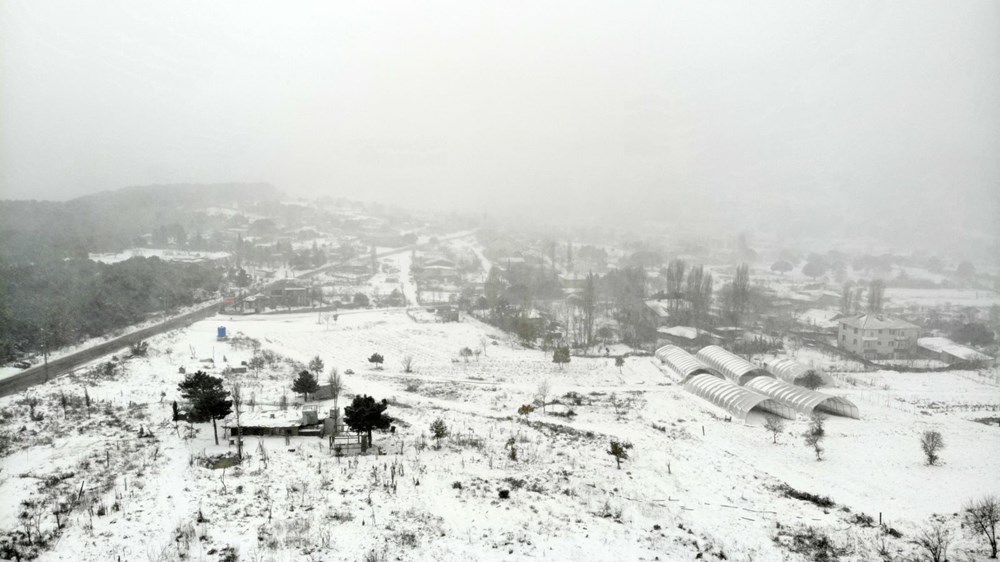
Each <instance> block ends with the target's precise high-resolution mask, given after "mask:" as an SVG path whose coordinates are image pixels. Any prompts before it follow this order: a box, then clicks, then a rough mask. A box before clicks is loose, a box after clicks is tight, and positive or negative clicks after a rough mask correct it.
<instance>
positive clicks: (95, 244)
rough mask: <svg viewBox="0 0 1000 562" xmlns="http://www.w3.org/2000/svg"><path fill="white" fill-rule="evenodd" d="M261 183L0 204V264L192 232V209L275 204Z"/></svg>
mask: <svg viewBox="0 0 1000 562" xmlns="http://www.w3.org/2000/svg"><path fill="white" fill-rule="evenodd" d="M279 196H280V194H279V192H278V190H277V189H275V187H274V186H272V185H270V184H264V183H226V184H183V185H149V186H140V187H129V188H125V189H119V190H116V191H106V192H102V193H97V194H94V195H87V196H85V197H80V198H77V199H73V200H70V201H65V202H56V201H34V200H32V201H0V260H7V261H19V262H20V261H25V260H29V261H37V260H41V261H44V260H46V259H63V258H67V257H86V256H87V253H88V252H107V251H117V250H120V249H123V248H127V247H129V246H132V245H133V244H134V243H135V240H136V237H138V236H141V235H142V234H145V233H148V232H151V231H153V230H154V229H156V228H157V227H161V226H165V225H171V224H181V225H184V226H186V227H188V228H190V229H191V230H194V229H195V228H197V225H193V224H191V218H192V213H191V211H192V210H194V209H199V208H204V207H208V206H213V205H226V206H233V205H238V206H241V207H242V206H250V205H252V204H253V203H254V202H257V201H271V200H276V199H278V198H279Z"/></svg>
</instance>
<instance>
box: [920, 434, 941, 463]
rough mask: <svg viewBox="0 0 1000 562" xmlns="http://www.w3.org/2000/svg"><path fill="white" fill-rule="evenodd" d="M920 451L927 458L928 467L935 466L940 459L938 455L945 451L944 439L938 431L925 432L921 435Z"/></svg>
mask: <svg viewBox="0 0 1000 562" xmlns="http://www.w3.org/2000/svg"><path fill="white" fill-rule="evenodd" d="M920 449H921V450H923V452H924V456H925V457H927V466H934V465H935V464H937V461H938V459H939V458H940V457H939V456H938V453H940V452H941V449H944V437H942V436H941V433H940V432H938V431H934V430H928V431H925V432H923V434H921V435H920Z"/></svg>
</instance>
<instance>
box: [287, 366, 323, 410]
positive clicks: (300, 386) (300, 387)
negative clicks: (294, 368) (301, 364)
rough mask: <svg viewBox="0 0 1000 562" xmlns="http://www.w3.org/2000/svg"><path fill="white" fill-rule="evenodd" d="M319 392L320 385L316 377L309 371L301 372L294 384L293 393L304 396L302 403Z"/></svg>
mask: <svg viewBox="0 0 1000 562" xmlns="http://www.w3.org/2000/svg"><path fill="white" fill-rule="evenodd" d="M317 390H319V383H318V382H316V375H314V374H312V373H310V372H309V371H300V372H299V376H298V377H296V378H295V382H293V383H292V392H294V393H296V394H301V395H302V401H303V402H304V401H306V400H308V399H309V395H310V394H312V393H314V392H316V391H317Z"/></svg>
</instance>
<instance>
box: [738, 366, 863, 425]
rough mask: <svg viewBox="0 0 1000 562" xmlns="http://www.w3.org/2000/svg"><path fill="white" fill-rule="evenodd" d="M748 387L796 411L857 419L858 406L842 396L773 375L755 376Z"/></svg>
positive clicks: (808, 414)
mask: <svg viewBox="0 0 1000 562" xmlns="http://www.w3.org/2000/svg"><path fill="white" fill-rule="evenodd" d="M746 388H749V389H750V390H753V391H755V392H757V393H759V394H762V395H764V396H767V397H768V398H771V399H773V400H775V401H777V402H780V403H782V404H784V405H786V406H788V407H789V408H792V409H793V410H795V411H796V412H798V413H800V414H803V415H806V416H811V415H813V414H815V413H816V412H822V413H824V414H832V415H834V416H843V417H847V418H854V419H857V418H858V417H860V412H859V411H858V407H857V406H855V405H854V404H853V403H852V402H851V401H849V400H847V399H846V398H841V397H840V396H833V395H830V394H824V393H822V392H816V391H815V390H809V389H808V388H805V387H801V386H795V385H794V384H790V383H787V382H785V381H783V380H779V379H775V378H772V377H769V376H767V377H754V378H752V379H750V381H749V382H747V383H746Z"/></svg>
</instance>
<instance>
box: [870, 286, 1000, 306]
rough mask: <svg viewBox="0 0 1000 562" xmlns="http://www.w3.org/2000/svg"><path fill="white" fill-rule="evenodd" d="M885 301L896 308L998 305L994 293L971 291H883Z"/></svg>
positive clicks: (998, 295) (996, 296) (891, 289)
mask: <svg viewBox="0 0 1000 562" xmlns="http://www.w3.org/2000/svg"><path fill="white" fill-rule="evenodd" d="M885 299H886V300H887V301H889V302H890V303H891V304H893V305H896V306H915V307H939V306H948V305H950V306H954V307H966V306H972V307H976V308H988V307H990V306H993V305H1000V294H997V292H996V291H984V290H973V289H900V288H894V287H890V288H888V289H886V290H885Z"/></svg>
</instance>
